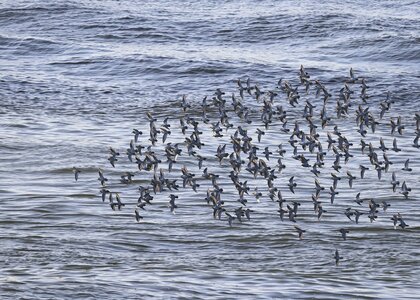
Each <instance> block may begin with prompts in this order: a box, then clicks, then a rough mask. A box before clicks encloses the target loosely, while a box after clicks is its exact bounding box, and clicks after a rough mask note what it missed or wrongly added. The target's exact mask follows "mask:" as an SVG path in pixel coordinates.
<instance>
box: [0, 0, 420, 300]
mask: <svg viewBox="0 0 420 300" xmlns="http://www.w3.org/2000/svg"><path fill="white" fill-rule="evenodd" d="M419 16H420V8H419V5H418V3H417V2H416V1H368V2H366V1H347V2H343V1H319V2H317V3H315V2H313V1H299V2H297V1H281V2H280V1H261V2H254V1H236V0H235V1H191V2H189V1H186V2H184V1H171V2H170V3H167V2H166V1H159V0H157V1H135V0H129V1H110V0H106V1H83V0H77V1H22V0H17V1H7V0H6V1H2V2H1V3H0V162H1V163H0V203H1V208H2V211H1V213H0V224H1V229H2V230H1V232H0V241H1V244H0V297H1V298H2V299H96V298H102V299H124V298H126V299H133V298H136V299H144V298H149V297H150V298H163V299H168V298H185V299H191V298H210V297H211V298H216V299H233V298H250V299H255V298H266V299H272V298H294V299H296V298H323V299H338V298H357V299H362V298H364V299H374V298H388V299H402V298H412V299H418V295H417V294H416V292H418V291H419V284H418V278H420V264H419V258H418V257H419V255H420V250H419V249H420V234H419V225H420V222H419V218H420V208H419V204H418V201H419V200H420V197H419V196H418V194H419V192H420V188H419V183H420V177H419V174H420V152H419V149H416V148H414V147H412V143H413V142H412V141H413V139H414V136H415V133H414V132H415V129H416V127H415V120H414V113H415V112H420V105H419V102H418V101H419V98H420V85H419V80H420V72H419V65H420V64H419V63H420V36H419V32H420V18H419ZM301 64H303V65H304V66H305V68H306V71H307V72H308V73H309V74H310V75H311V79H318V80H320V81H321V82H322V83H323V84H324V85H325V86H326V87H327V88H328V90H329V91H330V92H331V93H332V94H333V97H331V99H330V100H329V101H330V102H329V104H328V105H327V106H328V109H329V114H330V116H331V117H332V121H331V123H330V124H329V125H327V127H326V128H325V129H324V130H322V129H321V128H320V126H319V133H320V135H321V137H320V139H321V140H322V141H324V142H325V140H326V133H327V132H332V131H333V127H334V125H337V126H338V128H339V129H340V131H341V132H342V133H343V134H344V135H345V136H346V137H347V138H348V139H349V141H351V142H352V143H353V144H354V145H353V146H352V147H351V153H352V154H353V155H354V157H353V158H351V159H350V161H349V162H348V163H347V164H344V162H342V166H343V169H342V171H341V173H342V174H344V176H345V172H346V171H347V170H350V171H351V172H352V174H353V175H356V176H357V177H358V179H356V180H355V182H354V186H353V188H352V189H350V188H349V186H348V184H347V182H346V180H345V179H343V180H342V181H341V182H339V184H338V191H339V192H340V194H339V195H338V196H337V198H336V200H335V203H334V204H333V205H331V204H330V203H329V195H328V194H327V193H326V192H323V193H322V194H321V198H320V200H321V201H322V202H323V203H324V209H326V210H327V211H328V212H327V213H325V215H324V216H323V217H322V219H321V221H318V220H317V217H316V214H315V213H314V212H313V209H312V207H313V205H312V201H311V194H312V192H313V187H314V183H313V182H314V176H313V174H312V173H310V172H309V170H308V169H307V168H303V167H301V166H300V164H298V163H297V161H296V160H294V159H292V158H291V157H292V155H293V153H292V148H291V146H290V145H289V144H288V142H287V141H288V139H289V134H284V133H282V132H281V131H280V130H279V129H280V123H279V122H276V123H274V124H272V125H271V126H270V128H269V129H268V130H267V133H266V135H265V136H263V137H262V141H261V143H260V145H259V146H260V149H261V150H262V149H264V147H265V146H269V147H270V149H271V150H272V151H273V152H274V150H275V149H276V147H277V145H278V144H279V143H283V145H284V148H285V149H286V150H287V153H286V155H285V159H284V160H283V162H284V163H285V164H286V166H287V167H286V169H285V170H284V171H283V172H282V173H281V174H277V175H278V178H277V179H276V180H275V186H276V187H278V188H279V189H280V190H281V191H282V193H283V196H284V197H285V198H286V199H287V201H288V202H290V201H299V202H301V203H302V205H301V207H300V210H299V212H300V214H299V216H298V217H297V225H298V226H300V227H301V228H303V229H305V230H306V233H305V234H304V236H303V239H302V240H299V239H298V237H297V233H296V231H295V229H294V228H293V225H294V224H293V223H292V222H290V221H288V220H285V221H284V222H282V221H281V220H280V218H279V216H278V213H277V209H278V205H277V203H275V202H272V201H271V200H270V199H269V198H268V193H267V189H266V183H265V181H264V180H263V179H261V178H257V179H254V178H253V176H251V175H250V174H249V173H247V172H246V171H244V170H243V171H242V172H241V174H240V177H241V180H248V181H249V185H250V187H251V188H252V189H253V188H254V187H256V186H258V187H259V188H260V190H261V191H262V192H263V198H262V199H261V202H260V203H257V202H256V200H255V199H254V198H253V197H252V195H249V196H247V197H246V198H247V199H248V201H249V202H248V204H247V206H248V207H250V208H251V209H252V210H253V211H254V212H253V213H252V215H251V220H250V221H244V222H242V223H239V222H238V221H237V220H235V221H234V222H233V224H232V227H230V226H229V225H228V223H227V220H226V217H225V216H223V218H222V220H220V221H219V220H214V219H213V216H212V209H211V207H210V206H209V205H207V204H206V202H205V200H204V197H205V196H206V191H207V189H208V188H209V187H210V183H209V182H206V181H204V180H200V181H199V183H200V184H201V186H200V188H199V189H198V191H197V193H195V192H194V191H192V189H191V188H185V189H184V188H182V187H181V188H180V190H179V191H178V192H176V194H178V195H179V199H177V204H178V206H179V207H178V209H177V210H176V214H171V212H170V211H169V208H168V207H167V204H168V200H169V199H168V195H169V194H170V192H169V191H164V192H162V193H159V194H157V195H155V198H154V200H153V204H152V205H151V206H147V208H146V209H147V210H146V211H145V212H142V216H143V217H144V219H143V220H142V222H140V223H137V222H136V220H135V217H134V207H135V205H136V203H137V198H138V190H137V189H138V186H139V185H143V186H145V185H148V183H149V181H150V179H151V177H152V175H153V172H146V171H138V169H137V166H136V165H135V164H132V163H130V162H129V161H128V158H127V157H126V156H125V155H124V153H125V149H126V148H128V145H129V143H130V140H131V139H133V135H132V134H131V131H132V129H133V128H137V129H139V130H142V131H144V132H147V130H148V126H149V124H148V120H147V117H146V112H151V113H152V114H153V116H154V117H156V118H157V119H158V122H157V123H158V124H161V123H162V121H163V119H164V118H165V117H170V120H169V123H170V124H171V126H172V127H171V128H172V134H171V135H170V136H169V138H168V140H167V142H173V143H175V142H180V143H182V142H183V141H184V138H185V137H184V136H183V135H182V134H181V132H180V129H179V118H180V117H181V116H182V115H184V113H183V112H182V110H181V108H180V100H181V98H182V95H184V94H185V95H187V100H188V102H189V103H191V105H192V108H191V109H190V110H189V111H188V113H189V114H190V115H191V116H194V117H197V118H199V111H200V107H199V104H200V103H201V100H202V98H203V97H204V96H208V98H209V99H211V97H213V95H214V92H215V90H216V89H217V88H220V89H222V90H223V91H225V92H226V95H225V98H226V100H227V102H228V103H230V97H231V96H230V95H231V94H232V93H235V94H236V95H238V90H237V85H236V83H235V81H236V80H237V79H238V78H241V79H242V80H243V81H245V80H246V79H247V78H248V77H249V78H251V82H252V84H258V86H259V87H260V88H261V89H262V90H264V91H267V90H273V89H275V87H276V84H277V81H278V80H279V79H280V78H283V79H284V80H288V81H290V82H291V83H292V84H293V85H294V86H297V85H298V83H299V79H298V73H299V67H300V65H301ZM350 67H352V68H353V69H354V70H355V73H356V75H357V76H359V77H364V78H365V80H366V82H367V84H368V85H369V89H368V94H369V95H370V98H369V99H368V103H369V106H370V111H371V112H372V113H373V114H374V115H375V116H376V117H377V119H378V120H379V117H378V116H379V103H380V102H381V101H383V100H385V99H386V94H387V91H390V92H391V95H392V99H393V100H395V104H394V105H393V106H392V108H391V110H390V111H389V112H386V114H385V116H384V118H383V119H382V120H380V125H379V126H378V129H377V131H376V133H374V134H373V133H371V132H369V133H368V135H367V137H366V140H367V141H369V142H372V144H373V145H374V146H375V147H378V146H379V137H381V136H382V137H383V138H384V141H385V144H386V146H387V147H391V145H392V140H393V138H394V137H397V139H398V146H399V147H401V148H402V149H403V151H401V152H399V153H394V152H392V151H389V150H388V151H387V154H388V156H389V158H390V160H391V161H392V162H393V165H392V166H391V167H390V170H389V172H387V173H384V174H383V177H382V179H381V180H378V178H377V176H376V171H374V170H372V167H371V170H369V171H367V173H366V178H365V179H364V180H360V179H359V176H360V175H359V169H358V168H359V164H360V163H363V164H365V165H368V164H369V162H368V158H367V157H366V155H363V154H362V153H361V151H360V145H359V143H360V138H361V137H360V135H359V134H358V133H357V132H356V129H357V125H356V123H355V109H356V108H357V105H358V104H360V103H361V101H360V99H358V97H357V96H355V97H354V99H353V100H352V101H353V104H354V105H353V106H352V107H351V108H350V115H349V117H347V118H342V119H337V118H336V117H335V112H334V106H335V102H336V100H337V98H338V92H339V90H340V89H341V88H342V87H343V86H344V82H345V81H346V79H348V76H349V69H350ZM352 88H354V90H355V91H357V93H359V89H360V88H359V84H354V85H352ZM300 93H301V95H302V98H301V99H300V101H299V102H300V105H299V106H298V107H296V108H293V107H291V106H289V104H288V102H287V101H286V98H285V95H284V94H282V93H280V95H279V96H278V97H277V98H276V99H275V104H279V105H282V106H283V107H284V108H285V109H286V110H287V111H288V120H289V127H290V128H291V129H293V123H294V121H295V120H298V121H299V122H300V123H301V124H302V125H301V126H302V128H304V130H305V131H306V132H307V131H308V130H307V128H306V127H305V125H304V123H305V122H304V120H303V119H302V117H301V114H302V112H303V105H304V100H306V99H308V100H310V101H311V102H312V103H313V104H315V105H317V107H316V108H315V114H316V116H317V118H319V114H320V109H321V106H322V100H321V99H320V98H317V97H315V90H314V88H311V89H310V92H309V94H308V95H305V93H304V89H303V87H300ZM244 103H245V104H246V105H247V106H249V107H250V108H252V114H251V116H252V120H253V123H252V124H246V123H244V122H243V121H241V120H239V118H237V117H234V116H233V114H231V113H230V115H231V116H232V120H231V122H232V123H234V124H235V126H238V125H242V126H243V127H245V128H247V129H248V131H249V133H250V135H251V136H252V137H253V138H254V140H255V139H256V134H255V130H256V128H263V127H262V123H261V121H260V120H259V118H258V115H259V113H260V112H259V107H260V106H261V103H257V102H256V101H255V99H253V98H252V97H251V96H246V97H245V99H244ZM398 116H401V117H402V120H403V124H404V125H405V127H406V128H405V131H404V134H403V135H401V136H400V135H398V134H397V135H395V134H394V135H391V132H390V126H389V122H390V119H391V118H394V119H396V117H398ZM209 117H210V118H211V119H212V121H215V120H216V119H217V112H216V110H215V109H213V110H212V112H211V113H209ZM317 124H319V122H318V123H317ZM199 128H200V129H201V130H202V131H203V137H202V139H203V141H204V143H205V144H206V145H205V146H203V148H202V149H201V150H200V154H201V155H203V156H206V157H208V161H206V162H205V163H204V164H205V166H207V167H209V170H211V171H212V172H214V173H216V174H219V175H220V176H221V178H220V180H219V184H220V185H221V186H222V187H223V188H224V192H223V194H222V198H223V200H224V201H225V206H226V208H227V210H229V211H232V210H233V209H235V208H237V207H238V206H240V204H239V203H238V202H237V201H236V200H237V199H238V195H237V192H236V190H235V189H234V187H233V185H232V183H231V181H230V179H229V178H228V174H229V171H230V166H229V164H228V162H222V164H221V165H219V163H218V162H217V161H216V159H215V157H214V154H215V150H216V148H217V146H218V145H219V144H224V143H226V144H228V146H227V149H228V152H231V151H232V150H231V149H230V148H229V147H231V146H230V143H229V141H230V135H231V134H233V133H234V130H233V129H230V130H229V131H227V132H226V133H225V134H224V137H223V138H221V139H217V138H215V137H213V135H212V132H211V127H210V124H207V125H206V124H202V123H200V125H199ZM159 139H160V136H159ZM140 143H141V144H143V145H148V143H149V142H148V141H147V135H146V136H142V137H140ZM110 146H112V147H114V148H115V149H118V150H119V151H120V152H121V153H122V155H121V156H120V157H119V161H118V162H117V163H116V167H115V168H112V166H111V165H110V164H109V162H108V161H107V157H108V156H109V154H108V148H109V147H110ZM323 146H324V150H326V149H327V148H326V144H324V145H323ZM163 148H164V146H163V144H162V142H161V141H159V142H158V143H157V145H156V146H155V147H154V148H153V149H155V151H156V152H157V153H158V154H159V155H161V154H162V153H163ZM182 148H183V153H182V154H181V155H180V157H179V158H178V162H177V163H176V164H175V167H174V170H173V171H172V172H171V173H168V172H167V164H165V163H164V162H163V163H162V164H161V166H160V167H161V168H163V169H164V170H165V172H166V174H167V177H168V178H174V179H175V178H180V175H181V173H180V168H181V167H182V166H183V165H185V166H187V167H188V169H189V170H190V171H191V172H194V173H195V174H196V176H197V177H200V174H201V172H202V170H198V167H197V163H196V161H195V160H194V159H193V158H192V157H189V156H188V155H187V151H186V149H185V148H184V146H182ZM301 152H302V153H303V150H301ZM259 154H261V153H259ZM305 155H307V157H308V158H310V160H311V162H312V163H313V162H314V157H313V156H311V155H309V154H305ZM262 156H263V155H262V154H261V157H262ZM277 158H278V155H277V156H276V155H273V158H272V159H271V160H270V161H269V165H270V166H272V167H274V166H275V164H276V161H277ZM407 158H410V162H411V163H410V166H411V167H412V169H413V171H412V172H404V171H402V170H401V168H402V167H403V163H404V161H405V160H406V159H407ZM162 160H164V159H162ZM333 160H334V155H333V154H332V151H329V152H328V155H327V157H326V159H325V168H323V169H320V170H321V176H320V182H321V183H322V185H323V186H325V187H326V189H328V188H329V186H330V185H331V179H330V173H331V170H332V169H331V165H332V162H333ZM73 166H77V167H78V168H80V169H81V170H82V173H81V174H80V178H79V180H78V182H75V180H74V176H73V173H72V168H73ZM98 168H101V169H102V170H104V173H105V175H106V176H107V177H108V178H109V179H110V182H109V184H108V188H109V189H110V190H112V191H118V192H120V194H121V198H122V199H123V202H125V203H126V206H125V207H123V208H122V210H121V211H113V210H112V209H111V208H110V206H109V205H108V204H107V203H103V202H102V201H101V197H100V194H99V189H100V187H101V186H100V183H99V182H98V181H97V177H98V173H97V172H98ZM125 171H132V172H135V174H136V176H135V177H134V182H133V183H132V184H130V185H124V184H121V183H119V176H120V175H121V174H122V173H123V172H125ZM392 171H395V172H396V174H397V177H398V179H399V180H400V181H401V182H402V181H404V180H405V181H406V182H407V185H408V186H409V187H411V188H412V191H411V193H410V195H409V198H408V199H404V197H403V195H401V194H400V193H398V192H396V193H393V192H392V188H391V184H390V181H391V173H392ZM290 176H295V179H296V182H297V183H298V187H297V189H296V193H295V194H292V193H291V192H290V191H289V190H288V187H287V183H288V179H289V178H290ZM178 183H179V184H181V182H179V181H178ZM357 192H361V195H362V197H364V198H369V197H373V198H374V199H375V201H376V202H377V203H380V202H382V201H383V200H385V201H387V202H388V203H390V204H391V207H390V208H389V209H388V210H387V211H386V212H383V211H380V212H379V214H378V219H377V221H376V222H374V223H370V222H369V220H368V218H367V217H366V215H363V216H362V217H361V220H360V223H359V224H357V225H356V224H355V223H354V222H351V221H350V220H348V219H347V218H346V217H345V215H344V214H343V213H344V210H345V209H346V208H347V207H352V208H357V204H356V203H355V202H353V199H355V195H356V194H357ZM360 209H361V210H362V211H365V212H366V211H367V210H368V208H367V203H366V202H365V203H364V204H363V206H362V207H360ZM397 212H400V213H401V214H402V216H403V217H404V220H405V222H406V223H407V224H409V225H410V226H409V227H407V228H406V229H404V230H402V229H401V228H397V229H396V230H394V228H393V224H392V221H391V220H390V218H391V217H392V215H393V214H395V213H397ZM342 227H344V228H348V229H349V230H350V233H349V235H348V239H347V240H346V241H343V240H342V239H341V236H340V233H339V232H338V229H339V228H342ZM335 249H338V250H339V251H340V255H341V256H342V257H343V259H342V260H341V261H340V263H339V265H338V266H336V265H335V262H334V258H333V255H334V252H335Z"/></svg>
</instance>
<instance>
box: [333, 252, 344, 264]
mask: <svg viewBox="0 0 420 300" xmlns="http://www.w3.org/2000/svg"><path fill="white" fill-rule="evenodd" d="M334 259H335V265H336V266H338V263H339V261H340V259H343V257H342V256H340V253H339V252H338V250H337V249H335V254H334Z"/></svg>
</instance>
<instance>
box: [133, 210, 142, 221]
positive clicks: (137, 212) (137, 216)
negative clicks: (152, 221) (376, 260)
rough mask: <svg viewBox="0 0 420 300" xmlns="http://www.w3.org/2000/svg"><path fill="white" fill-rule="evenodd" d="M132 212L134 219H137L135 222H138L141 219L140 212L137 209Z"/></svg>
mask: <svg viewBox="0 0 420 300" xmlns="http://www.w3.org/2000/svg"><path fill="white" fill-rule="evenodd" d="M134 213H135V215H136V221H137V223H139V222H140V221H141V220H142V219H143V217H142V216H140V213H139V211H138V210H137V209H135V210H134Z"/></svg>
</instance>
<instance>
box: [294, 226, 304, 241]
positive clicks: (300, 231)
mask: <svg viewBox="0 0 420 300" xmlns="http://www.w3.org/2000/svg"><path fill="white" fill-rule="evenodd" d="M294 227H295V229H296V231H297V232H298V235H299V239H300V240H301V239H302V237H303V234H304V233H305V232H306V230H303V229H301V228H300V227H298V226H294Z"/></svg>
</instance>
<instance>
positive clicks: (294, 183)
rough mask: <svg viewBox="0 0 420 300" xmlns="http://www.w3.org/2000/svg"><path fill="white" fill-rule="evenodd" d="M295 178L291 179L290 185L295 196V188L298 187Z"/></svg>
mask: <svg viewBox="0 0 420 300" xmlns="http://www.w3.org/2000/svg"><path fill="white" fill-rule="evenodd" d="M294 178H295V176H292V177H290V179H289V184H288V186H289V189H290V191H291V192H292V193H293V194H294V193H295V190H294V188H295V187H296V186H297V184H296V182H294Z"/></svg>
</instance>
